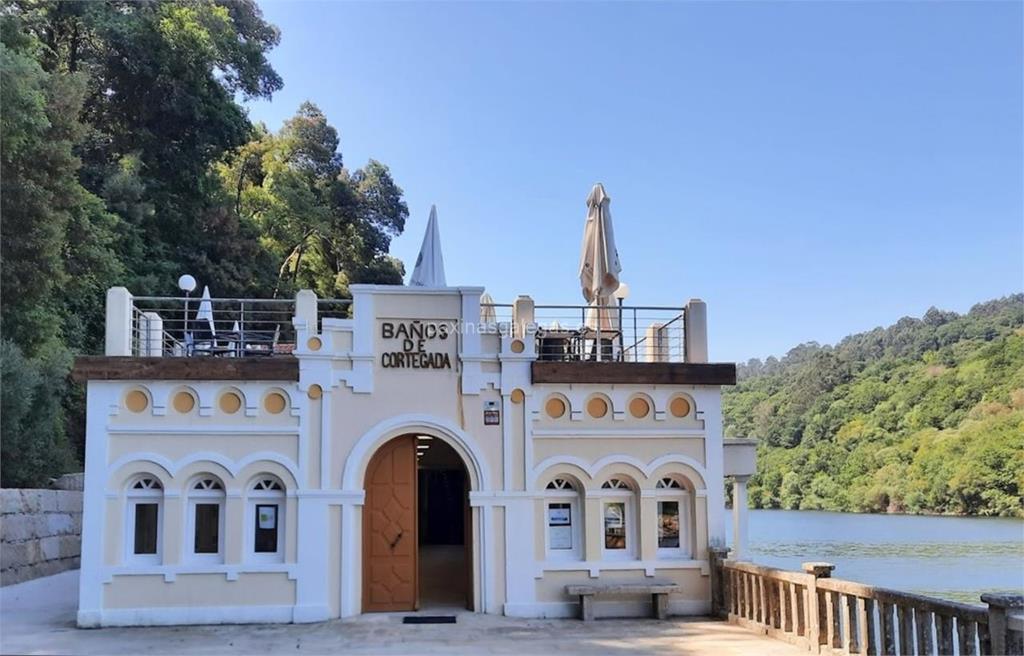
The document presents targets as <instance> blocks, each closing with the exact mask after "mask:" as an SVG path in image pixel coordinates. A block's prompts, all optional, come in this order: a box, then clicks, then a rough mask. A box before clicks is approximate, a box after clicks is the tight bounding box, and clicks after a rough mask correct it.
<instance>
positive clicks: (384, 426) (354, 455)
mask: <svg viewBox="0 0 1024 656" xmlns="http://www.w3.org/2000/svg"><path fill="white" fill-rule="evenodd" d="M416 431H425V432H428V433H431V434H432V435H434V436H435V437H438V438H440V439H442V440H444V441H445V442H447V443H448V444H449V446H451V447H452V448H454V449H455V451H456V452H457V453H458V454H459V455H460V456H462V459H463V461H465V463H466V468H467V469H468V470H469V476H470V482H471V483H472V484H473V485H472V487H473V488H474V489H476V490H490V489H491V483H490V473H491V470H490V467H488V465H487V460H486V458H485V456H484V453H483V451H482V450H481V449H480V448H479V447H478V446H477V445H476V442H475V440H474V439H473V437H472V436H471V435H470V434H469V433H467V432H466V431H464V430H462V429H461V428H459V427H458V426H456V425H455V424H453V423H451V422H450V421H448V420H447V419H442V418H440V417H435V416H433V415H428V414H420V413H409V414H402V415H397V416H395V417H391V418H390V419H385V420H384V421H382V422H380V423H378V424H377V425H375V426H374V427H373V428H371V429H370V430H368V431H366V432H365V433H363V435H362V437H360V438H359V440H358V441H357V442H356V443H355V445H354V446H353V447H352V450H351V451H349V454H348V457H347V458H346V459H345V469H344V472H343V473H342V477H341V489H342V490H344V491H349V492H354V491H361V490H363V489H364V486H363V477H364V476H365V475H366V465H367V464H369V461H370V457H372V455H373V454H374V453H375V452H376V451H377V449H378V448H379V447H380V446H381V445H382V444H384V443H385V442H387V441H388V440H390V439H391V438H393V437H398V436H399V435H402V434H404V433H407V432H416Z"/></svg>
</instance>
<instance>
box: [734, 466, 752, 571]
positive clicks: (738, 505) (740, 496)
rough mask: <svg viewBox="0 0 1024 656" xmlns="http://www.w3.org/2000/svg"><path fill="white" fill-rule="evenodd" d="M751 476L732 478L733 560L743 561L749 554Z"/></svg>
mask: <svg viewBox="0 0 1024 656" xmlns="http://www.w3.org/2000/svg"><path fill="white" fill-rule="evenodd" d="M749 479H750V477H749V476H733V477H732V556H731V557H732V559H733V560H742V559H743V558H747V557H748V556H749V554H748V547H747V544H748V535H747V481H748V480H749Z"/></svg>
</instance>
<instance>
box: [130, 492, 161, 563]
mask: <svg viewBox="0 0 1024 656" xmlns="http://www.w3.org/2000/svg"><path fill="white" fill-rule="evenodd" d="M163 498H164V488H163V485H161V484H160V481H159V480H158V479H157V478H156V477H154V476H147V475H143V476H137V477H136V478H134V479H132V481H131V482H130V483H129V484H128V490H127V493H126V501H127V503H126V512H127V514H126V517H125V524H126V526H125V536H126V541H125V542H126V545H125V546H126V549H125V552H126V560H128V561H129V562H131V563H136V564H151V565H159V564H160V558H161V548H160V542H161V538H162V536H163V529H162V526H161V524H162V521H161V520H162V519H163V517H162V515H163V513H162V510H163Z"/></svg>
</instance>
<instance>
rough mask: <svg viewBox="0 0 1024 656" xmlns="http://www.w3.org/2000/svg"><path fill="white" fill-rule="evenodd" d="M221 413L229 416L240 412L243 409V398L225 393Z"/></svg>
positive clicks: (232, 393)
mask: <svg viewBox="0 0 1024 656" xmlns="http://www.w3.org/2000/svg"><path fill="white" fill-rule="evenodd" d="M218 405H220V409H221V412H223V413H224V414H228V415H233V414H235V413H236V412H238V411H239V410H240V409H241V407H242V397H240V396H238V394H236V393H234V392H225V393H224V394H221V397H220V403H219V404H218Z"/></svg>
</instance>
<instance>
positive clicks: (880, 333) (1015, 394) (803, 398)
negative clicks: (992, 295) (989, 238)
mask: <svg viewBox="0 0 1024 656" xmlns="http://www.w3.org/2000/svg"><path fill="white" fill-rule="evenodd" d="M739 378H740V382H739V384H738V385H737V386H736V388H734V389H731V390H728V391H727V392H726V393H725V395H724V398H723V410H724V413H725V422H726V427H727V431H729V432H730V433H731V434H734V435H742V436H752V437H758V438H760V439H761V440H762V444H761V446H760V451H759V457H758V472H757V474H756V475H755V476H754V477H753V478H752V479H751V483H750V500H751V504H752V505H753V506H754V507H759V508H803V509H824V510H851V511H869V512H886V511H900V512H934V513H952V514H981V515H1002V516H1022V515H1024V499H1022V494H1024V295H1020V294H1018V295H1015V296H1011V297H1007V298H1003V299H998V300H994V301H989V302H987V303H981V304H978V305H976V306H974V307H973V308H971V310H970V312H968V313H967V314H965V315H963V316H961V315H958V314H956V313H954V312H942V311H940V310H937V309H934V308H932V309H931V310H929V311H928V312H927V313H925V315H924V316H923V317H922V318H920V319H914V318H909V317H906V318H903V319H900V320H899V321H898V322H896V323H895V324H894V325H892V326H889V327H888V328H876V329H874V330H871V331H868V332H866V333H860V334H857V335H851V336H849V337H847V338H845V339H844V340H842V341H841V342H840V343H839V344H837V345H835V346H834V347H833V346H819V345H818V344H814V343H810V344H802V345H800V346H798V347H796V348H794V349H793V350H791V351H790V352H789V353H788V354H787V355H786V356H785V357H784V358H782V359H774V358H769V359H768V360H767V361H765V362H761V361H760V360H751V361H750V362H748V363H746V364H745V365H741V366H740V368H739Z"/></svg>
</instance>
